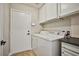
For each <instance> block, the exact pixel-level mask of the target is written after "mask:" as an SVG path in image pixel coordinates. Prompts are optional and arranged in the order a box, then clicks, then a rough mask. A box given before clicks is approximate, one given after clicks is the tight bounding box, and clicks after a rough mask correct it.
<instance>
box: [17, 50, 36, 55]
mask: <svg viewBox="0 0 79 59" xmlns="http://www.w3.org/2000/svg"><path fill="white" fill-rule="evenodd" d="M16 56H36V54H35V53H34V52H33V51H32V50H28V51H23V52H19V53H16Z"/></svg>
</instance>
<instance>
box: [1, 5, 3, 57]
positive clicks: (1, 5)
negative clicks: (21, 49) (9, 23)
mask: <svg viewBox="0 0 79 59" xmlns="http://www.w3.org/2000/svg"><path fill="white" fill-rule="evenodd" d="M2 40H3V4H0V56H2V55H3V46H2V45H1V41H2Z"/></svg>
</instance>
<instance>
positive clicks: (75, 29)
mask: <svg viewBox="0 0 79 59" xmlns="http://www.w3.org/2000/svg"><path fill="white" fill-rule="evenodd" d="M71 29H72V37H78V38H79V14H78V15H75V16H72V17H71Z"/></svg>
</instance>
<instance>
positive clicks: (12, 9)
mask: <svg viewBox="0 0 79 59" xmlns="http://www.w3.org/2000/svg"><path fill="white" fill-rule="evenodd" d="M13 11H16V12H22V13H26V14H27V11H23V10H18V9H15V8H10V53H9V55H12V54H14V53H17V52H21V51H17V52H11V21H12V19H11V15H12V12H13ZM28 14H30V15H31V13H28ZM31 16H32V15H31ZM31 24H32V23H31ZM31 31H32V30H31ZM31 31H30V33H31ZM31 44H32V40H31ZM31 49H32V45H31Z"/></svg>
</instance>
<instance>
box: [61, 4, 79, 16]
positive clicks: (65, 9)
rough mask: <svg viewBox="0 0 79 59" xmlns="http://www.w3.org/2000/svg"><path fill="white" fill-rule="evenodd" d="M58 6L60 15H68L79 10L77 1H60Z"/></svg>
mask: <svg viewBox="0 0 79 59" xmlns="http://www.w3.org/2000/svg"><path fill="white" fill-rule="evenodd" d="M60 8H61V9H60V10H61V11H60V16H65V15H66V16H68V15H70V14H72V13H75V12H76V11H79V3H61V4H60Z"/></svg>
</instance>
